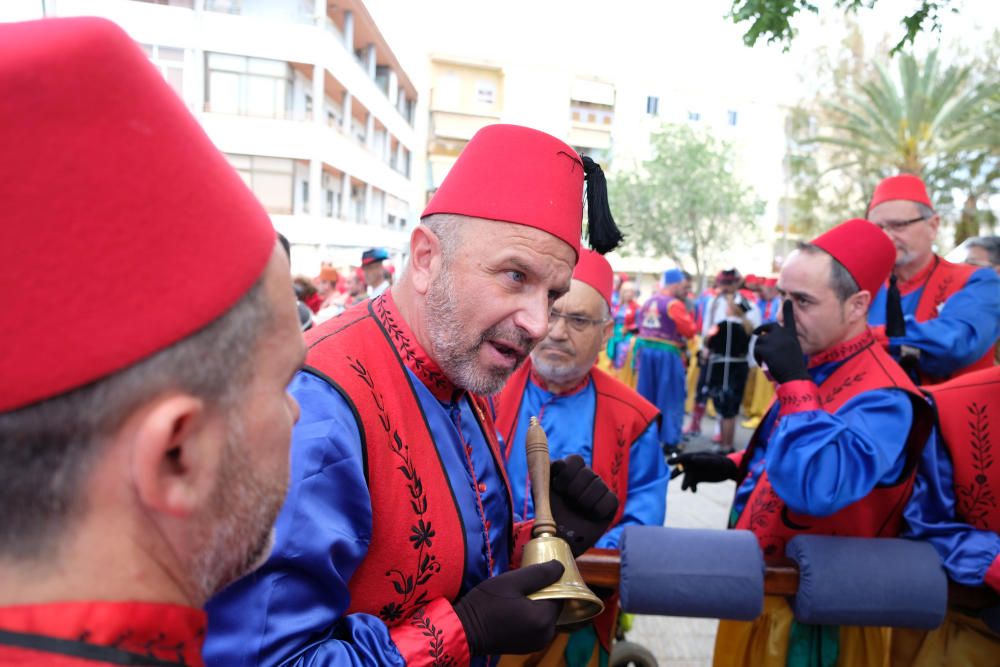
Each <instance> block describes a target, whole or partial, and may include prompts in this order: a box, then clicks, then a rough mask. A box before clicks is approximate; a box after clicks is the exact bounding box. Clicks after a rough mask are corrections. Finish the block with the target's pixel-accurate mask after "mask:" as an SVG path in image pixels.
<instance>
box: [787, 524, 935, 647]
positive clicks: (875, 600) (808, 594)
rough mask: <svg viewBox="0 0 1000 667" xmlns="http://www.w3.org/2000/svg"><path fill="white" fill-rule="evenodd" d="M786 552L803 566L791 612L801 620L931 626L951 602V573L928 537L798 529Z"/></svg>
mask: <svg viewBox="0 0 1000 667" xmlns="http://www.w3.org/2000/svg"><path fill="white" fill-rule="evenodd" d="M785 554H786V555H787V556H788V557H789V558H791V559H792V560H793V561H795V562H796V563H798V566H799V592H798V593H797V594H796V596H795V598H794V599H793V600H792V603H791V604H792V612H793V613H794V614H795V618H796V619H797V620H798V621H800V622H802V623H810V624H818V625H883V626H893V627H899V628H916V629H920V630H930V629H932V628H936V627H937V626H939V625H941V621H942V620H944V614H945V611H946V609H947V606H948V579H947V577H946V576H945V573H944V570H943V569H942V567H941V559H940V557H939V556H938V554H937V552H936V551H935V550H934V548H933V547H932V546H931V545H930V544H927V543H926V542H914V541H910V540H902V539H890V538H861V537H833V536H829V535H799V536H797V537H795V538H793V539H792V540H791V541H789V542H788V546H787V547H786V548H785Z"/></svg>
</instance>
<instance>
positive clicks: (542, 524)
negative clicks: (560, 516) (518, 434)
mask: <svg viewBox="0 0 1000 667" xmlns="http://www.w3.org/2000/svg"><path fill="white" fill-rule="evenodd" d="M524 449H525V452H526V453H527V456H528V475H529V478H530V479H531V495H532V500H533V501H534V503H535V526H534V528H532V530H531V535H532V537H540V536H541V535H546V534H547V535H555V534H556V522H555V520H554V519H553V518H552V506H551V505H550V503H549V441H548V438H546V437H545V429H543V428H542V425H541V424H539V423H538V417H532V418H531V422H530V423H529V425H528V434H527V437H526V438H525V444H524Z"/></svg>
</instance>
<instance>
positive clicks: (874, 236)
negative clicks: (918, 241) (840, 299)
mask: <svg viewBox="0 0 1000 667" xmlns="http://www.w3.org/2000/svg"><path fill="white" fill-rule="evenodd" d="M812 244H813V245H815V246H819V247H820V248H822V249H823V250H825V251H827V252H828V253H830V255H831V256H833V258H834V259H836V260H837V261H838V262H840V263H841V264H843V265H844V268H845V269H847V272H848V273H850V274H851V277H852V278H854V280H855V282H857V283H858V287H859V288H861V289H863V290H868V292H870V293H871V295H872V296H874V295H875V294H877V293H878V290H879V288H880V287H881V286H882V285H883V283H885V281H886V280H888V278H889V274H890V273H892V267H893V265H895V263H896V246H895V245H894V244H893V242H892V240H891V239H890V238H889V235H888V234H886V233H885V232H883V231H882V230H881V229H879V228H878V227H877V226H876V225H873V224H872V223H870V222H868V221H867V220H860V219H857V218H855V219H854V220H848V221H847V222H843V223H841V224H839V225H837V226H836V227H834V228H833V229H831V230H830V231H828V232H826V233H825V234H822V235H821V236H818V237H816V238H815V239H813V241H812Z"/></svg>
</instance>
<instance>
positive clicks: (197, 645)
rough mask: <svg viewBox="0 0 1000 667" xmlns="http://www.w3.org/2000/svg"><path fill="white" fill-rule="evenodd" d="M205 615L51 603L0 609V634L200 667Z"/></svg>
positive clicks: (137, 605) (150, 607) (170, 607)
mask: <svg viewBox="0 0 1000 667" xmlns="http://www.w3.org/2000/svg"><path fill="white" fill-rule="evenodd" d="M206 624H207V620H206V616H205V612H203V611H202V610H200V609H194V608H192V607H184V606H181V605H176V604H157V603H153V602H106V601H84V602H52V603H48V604H29V605H18V606H13V607H0V628H2V629H4V630H8V631H11V632H26V633H33V634H40V635H46V636H49V637H56V638H59V639H71V640H75V641H82V642H86V643H88V644H97V645H100V646H111V647H114V648H117V649H121V650H122V651H128V652H130V653H137V654H139V655H146V656H153V657H156V658H159V659H160V660H166V661H172V662H179V663H181V664H184V665H191V667H202V666H203V665H204V664H205V663H204V662H203V661H202V657H201V646H202V643H204V641H205V627H206Z"/></svg>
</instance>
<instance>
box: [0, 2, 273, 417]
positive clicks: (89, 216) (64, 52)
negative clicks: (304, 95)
mask: <svg viewBox="0 0 1000 667" xmlns="http://www.w3.org/2000/svg"><path fill="white" fill-rule="evenodd" d="M0 127H2V128H3V132H4V140H3V142H4V149H3V151H4V159H3V160H0V207H2V209H3V222H2V223H0V285H3V288H2V289H0V294H2V297H0V310H2V312H3V317H4V320H5V322H7V323H8V325H9V326H7V327H6V328H5V332H4V344H3V345H2V346H0V378H2V380H0V411H8V410H15V409H17V408H21V407H24V406H27V405H30V404H32V403H35V402H38V401H41V400H44V399H47V398H51V397H54V396H57V395H59V394H62V393H65V392H67V391H70V390H72V389H76V388H78V387H81V386H83V385H85V384H88V383H90V382H93V381H95V380H98V379H101V378H103V377H105V376H107V375H110V374H112V373H115V372H116V371H119V370H122V369H124V368H126V367H128V366H130V365H132V364H134V363H136V362H137V361H139V360H141V359H143V358H145V357H148V356H150V355H152V354H153V353H155V352H157V351H159V350H162V349H164V348H166V347H169V346H170V345H173V344H174V343H176V342H178V341H180V340H182V339H183V338H186V337H187V336H190V335H191V334H193V333H194V332H196V331H198V330H199V329H201V328H203V327H204V326H206V325H207V324H209V323H211V322H212V321H213V320H215V319H217V318H218V317H219V316H221V315H222V314H224V313H225V312H226V311H227V310H229V309H230V308H231V307H232V306H233V305H235V304H236V302H237V301H238V300H239V299H240V298H241V297H242V296H243V295H244V294H245V293H246V292H247V291H248V290H249V289H250V288H251V287H252V286H253V285H254V283H256V282H257V280H258V279H259V278H260V277H261V275H262V273H263V271H264V268H265V266H266V264H267V262H268V259H269V257H270V256H271V253H272V251H273V249H274V247H275V238H276V237H275V232H274V228H273V227H272V226H271V222H270V220H269V218H268V216H267V213H266V212H265V211H264V209H263V208H262V207H261V205H260V204H259V203H258V202H257V200H256V199H255V198H254V196H253V194H252V193H251V192H250V190H248V189H247V187H246V185H244V183H243V180H242V179H241V178H240V177H239V175H238V174H237V173H236V171H235V170H234V169H233V168H232V167H231V166H230V165H229V163H228V162H227V161H226V158H225V157H224V156H223V155H222V154H221V153H220V152H219V151H218V150H217V149H216V148H215V147H214V146H213V145H212V142H211V141H210V140H209V138H208V137H207V136H206V135H205V133H204V131H203V130H202V129H201V127H200V126H199V125H198V122H197V121H196V120H195V119H194V117H193V116H192V115H191V113H190V112H189V111H188V110H187V108H186V107H185V105H184V102H182V101H181V99H180V98H178V97H177V95H176V94H174V92H173V90H172V89H171V88H170V86H169V85H168V84H167V83H166V82H165V81H164V79H163V77H162V76H161V75H160V73H159V72H158V71H157V69H156V68H155V67H153V66H152V65H151V64H150V62H149V60H148V59H147V58H146V56H145V55H144V54H143V52H142V50H141V49H140V48H139V47H138V45H136V43H135V42H134V41H133V40H132V39H131V38H130V37H129V36H128V35H126V34H125V32H123V31H122V30H121V29H120V28H119V27H118V26H116V25H114V24H113V23H111V22H109V21H106V20H103V19H95V18H66V19H46V20H41V21H32V22H27V23H8V24H0Z"/></svg>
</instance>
